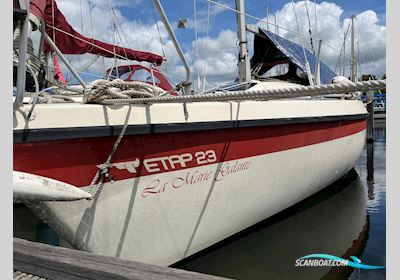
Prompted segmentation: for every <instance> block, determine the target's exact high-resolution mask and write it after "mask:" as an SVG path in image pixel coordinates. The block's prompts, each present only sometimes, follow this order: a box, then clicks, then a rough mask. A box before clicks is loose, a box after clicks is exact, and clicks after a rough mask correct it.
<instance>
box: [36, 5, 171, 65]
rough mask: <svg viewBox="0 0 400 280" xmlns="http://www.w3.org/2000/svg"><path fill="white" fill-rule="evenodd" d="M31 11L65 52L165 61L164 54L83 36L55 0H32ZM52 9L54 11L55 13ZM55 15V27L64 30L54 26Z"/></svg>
mask: <svg viewBox="0 0 400 280" xmlns="http://www.w3.org/2000/svg"><path fill="white" fill-rule="evenodd" d="M30 11H31V13H32V14H34V15H35V16H36V17H37V18H38V19H40V18H43V19H44V21H45V23H46V33H47V34H48V35H49V36H50V38H52V39H53V41H54V42H55V44H56V46H57V47H58V48H59V49H60V51H61V52H62V53H64V54H84V53H91V54H99V55H101V56H104V57H114V54H116V55H117V56H120V58H122V57H123V58H127V59H129V60H137V61H147V62H152V63H156V64H157V65H161V63H162V62H163V57H162V56H159V55H156V54H153V53H149V52H141V51H135V50H132V49H128V48H123V47H119V46H115V45H112V44H108V43H105V42H102V41H99V40H95V39H92V38H88V37H85V36H83V35H82V34H80V33H78V32H76V31H75V30H74V29H73V28H72V26H71V25H70V24H69V23H68V22H67V20H66V19H65V17H64V15H63V14H62V13H61V11H60V10H59V9H58V8H57V4H56V2H55V1H54V0H31V2H30ZM52 11H54V13H53V12H52ZM53 15H54V27H55V28H57V29H59V30H62V31H63V32H62V31H59V30H57V29H54V28H53ZM53 35H54V36H53ZM45 51H51V47H50V46H49V45H48V44H45Z"/></svg>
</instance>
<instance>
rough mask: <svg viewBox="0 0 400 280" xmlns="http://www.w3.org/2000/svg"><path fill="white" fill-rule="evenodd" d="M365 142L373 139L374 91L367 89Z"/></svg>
mask: <svg viewBox="0 0 400 280" xmlns="http://www.w3.org/2000/svg"><path fill="white" fill-rule="evenodd" d="M367 102H368V103H367V111H368V118H367V142H373V141H374V91H372V90H369V91H367Z"/></svg>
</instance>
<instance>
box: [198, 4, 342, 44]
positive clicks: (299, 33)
mask: <svg viewBox="0 0 400 280" xmlns="http://www.w3.org/2000/svg"><path fill="white" fill-rule="evenodd" d="M203 1H206V2H210V3H212V4H214V5H216V6H219V7H221V8H224V9H226V10H230V11H233V12H235V13H239V11H238V10H236V9H234V8H231V7H229V6H226V5H224V4H221V3H219V2H216V1H213V0H203ZM243 15H245V16H246V17H248V18H251V19H255V20H258V21H259V22H263V23H269V24H271V25H274V26H275V27H279V28H281V29H283V30H286V31H288V32H291V33H294V34H297V35H299V36H301V37H306V38H310V36H309V35H305V34H303V33H301V32H297V31H294V30H291V29H289V28H287V27H284V26H282V25H278V24H276V23H272V22H268V21H267V20H264V19H262V18H259V17H256V16H253V15H250V14H247V13H243ZM312 38H313V39H314V40H321V39H320V38H317V37H314V36H312ZM323 44H324V45H325V46H327V47H328V48H330V49H332V50H333V51H335V52H339V51H338V50H337V49H336V48H335V47H333V46H332V45H333V44H334V43H332V42H331V41H329V40H325V41H323Z"/></svg>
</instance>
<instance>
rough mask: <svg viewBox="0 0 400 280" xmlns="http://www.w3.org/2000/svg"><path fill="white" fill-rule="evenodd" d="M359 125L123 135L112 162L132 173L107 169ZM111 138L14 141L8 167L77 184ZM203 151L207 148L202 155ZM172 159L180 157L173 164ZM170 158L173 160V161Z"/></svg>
mask: <svg viewBox="0 0 400 280" xmlns="http://www.w3.org/2000/svg"><path fill="white" fill-rule="evenodd" d="M365 127H366V122H365V120H357V121H332V122H320V123H304V124H288V125H275V126H274V125H270V126H260V127H245V128H232V129H220V130H211V131H190V132H179V133H158V134H145V135H129V136H125V137H124V138H123V140H122V142H121V144H120V146H119V148H118V150H117V152H116V153H115V155H114V158H113V160H112V162H113V163H124V162H137V163H140V164H139V165H135V167H136V169H137V170H135V171H136V173H131V172H128V171H127V170H126V169H124V168H122V169H120V168H119V167H118V168H116V167H113V168H111V169H110V174H111V175H112V176H113V177H114V179H115V180H122V179H128V178H132V177H136V176H146V175H149V174H157V173H163V172H168V171H172V170H179V169H185V168H191V167H196V166H199V163H200V164H203V163H204V164H210V163H216V162H223V161H229V160H236V159H242V158H247V157H252V156H257V155H262V154H268V153H274V152H279V151H284V150H289V149H294V148H299V147H304V146H308V145H313V144H317V143H321V142H325V141H330V140H334V139H337V138H341V137H345V136H349V135H352V134H355V133H358V132H360V131H362V130H364V129H365ZM115 139H116V137H99V138H84V139H69V140H58V141H46V142H35V143H24V144H14V170H17V171H22V172H29V173H33V174H37V175H42V176H45V177H50V178H53V179H56V180H60V181H63V182H66V183H70V184H72V185H75V186H79V187H82V186H88V185H89V184H90V182H91V180H92V178H93V176H94V175H95V173H96V171H97V167H96V166H97V165H99V164H101V163H103V162H104V161H105V160H106V158H107V157H108V155H109V153H110V151H111V149H112V146H113V144H114V141H115ZM206 151H211V152H208V153H207V155H204V154H203V153H204V152H206ZM212 151H214V152H215V159H214V156H213V153H212ZM196 153H197V154H196ZM188 154H190V155H192V156H193V159H190V158H189V156H190V155H188ZM167 157H169V158H167ZM154 158H159V159H161V161H157V160H154ZM145 160H148V161H150V163H149V166H150V167H145V166H144V164H143V163H144V161H145ZM162 160H163V161H162ZM177 160H178V161H179V160H184V161H185V162H184V163H183V164H182V163H176V162H177ZM207 160H209V161H210V163H209V162H207ZM171 161H174V162H175V164H173V163H172V165H173V166H172V165H171ZM149 168H150V169H151V170H150V171H149Z"/></svg>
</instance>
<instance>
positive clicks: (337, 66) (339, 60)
mask: <svg viewBox="0 0 400 280" xmlns="http://www.w3.org/2000/svg"><path fill="white" fill-rule="evenodd" d="M350 23H351V22H350V21H349V24H348V25H347V29H346V32H345V33H344V36H343V37H344V39H343V43H342V47H341V48H340V52H339V57H338V60H337V62H336V65H335V72H336V71H337V70H338V68H340V67H341V66H343V67H344V65H342V64H343V63H342V64H339V62H341V58H342V53H344V52H345V51H346V50H345V47H346V39H347V35H348V33H349V29H350ZM344 57H345V55H344V54H343V58H344ZM343 76H344V73H343Z"/></svg>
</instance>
